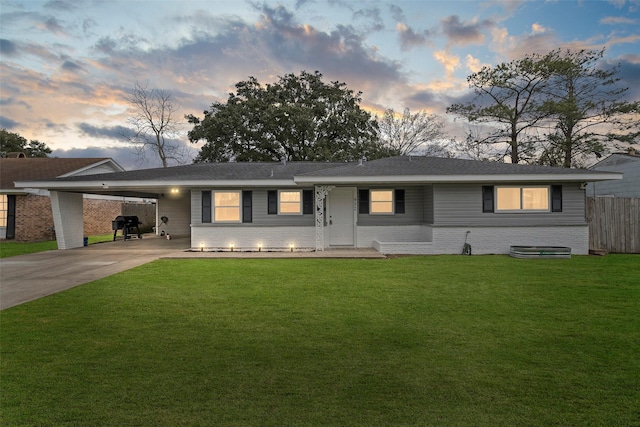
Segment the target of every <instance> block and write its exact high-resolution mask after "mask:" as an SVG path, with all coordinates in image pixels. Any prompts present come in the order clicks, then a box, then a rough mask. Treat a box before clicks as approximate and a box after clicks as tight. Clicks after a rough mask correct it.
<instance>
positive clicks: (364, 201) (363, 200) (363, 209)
mask: <svg viewBox="0 0 640 427" xmlns="http://www.w3.org/2000/svg"><path fill="white" fill-rule="evenodd" d="M358 213H361V214H368V213H369V190H358Z"/></svg>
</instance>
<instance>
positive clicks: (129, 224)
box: [111, 215, 142, 240]
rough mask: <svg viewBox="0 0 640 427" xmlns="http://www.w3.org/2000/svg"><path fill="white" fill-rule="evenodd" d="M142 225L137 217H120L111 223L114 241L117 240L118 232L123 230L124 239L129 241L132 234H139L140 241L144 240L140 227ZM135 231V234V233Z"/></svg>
mask: <svg viewBox="0 0 640 427" xmlns="http://www.w3.org/2000/svg"><path fill="white" fill-rule="evenodd" d="M141 224H142V223H141V222H140V220H138V217H137V216H135V215H120V216H117V217H116V219H114V220H113V221H111V229H112V230H113V240H116V234H118V230H122V239H123V240H127V239H130V238H131V235H132V234H137V235H138V239H142V234H140V225H141ZM134 229H135V233H133V231H134Z"/></svg>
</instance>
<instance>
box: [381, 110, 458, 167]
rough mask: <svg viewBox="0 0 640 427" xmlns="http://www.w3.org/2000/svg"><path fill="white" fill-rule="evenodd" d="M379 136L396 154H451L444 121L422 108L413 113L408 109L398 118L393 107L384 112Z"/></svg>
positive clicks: (446, 155) (445, 155) (439, 155)
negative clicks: (446, 139) (447, 146)
mask: <svg viewBox="0 0 640 427" xmlns="http://www.w3.org/2000/svg"><path fill="white" fill-rule="evenodd" d="M378 137H379V138H380V140H381V141H382V143H383V144H384V145H385V146H386V147H387V148H388V149H389V150H390V151H391V152H392V153H393V154H396V155H408V154H423V155H431V156H436V157H448V156H449V152H448V150H447V149H446V147H445V146H444V144H443V143H442V142H439V140H442V139H443V138H444V121H443V120H442V119H441V118H440V117H438V116H437V115H435V114H427V113H426V112H425V111H420V112H417V113H415V114H411V111H410V110H409V108H405V109H404V112H403V113H402V116H400V117H396V113H395V111H394V110H393V109H388V110H387V111H385V112H384V115H383V116H382V118H381V119H379V120H378Z"/></svg>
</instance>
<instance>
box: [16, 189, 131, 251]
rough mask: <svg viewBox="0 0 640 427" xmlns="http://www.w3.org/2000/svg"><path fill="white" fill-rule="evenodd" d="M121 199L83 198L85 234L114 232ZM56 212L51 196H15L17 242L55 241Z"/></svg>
mask: <svg viewBox="0 0 640 427" xmlns="http://www.w3.org/2000/svg"><path fill="white" fill-rule="evenodd" d="M121 206H122V202H121V201H119V200H99V199H84V201H83V209H84V235H85V236H93V235H98V234H108V233H111V221H112V220H113V219H114V218H115V217H116V216H118V215H120V212H121V210H122V208H121ZM52 228H53V214H52V213H51V199H50V198H49V197H48V196H37V195H33V194H28V195H18V196H16V237H15V240H18V241H37V240H52V239H54V238H55V233H52Z"/></svg>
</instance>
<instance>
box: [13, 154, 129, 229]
mask: <svg viewBox="0 0 640 427" xmlns="http://www.w3.org/2000/svg"><path fill="white" fill-rule="evenodd" d="M10 157H11V158H4V159H0V239H8V240H13V239H15V240H21V241H33V240H50V239H52V238H54V237H55V229H54V222H53V216H52V210H51V201H50V198H49V192H48V191H46V190H45V189H37V188H16V187H15V185H14V183H15V181H40V180H47V179H54V178H57V177H70V176H86V175H89V174H104V173H112V172H122V171H123V170H124V169H123V168H122V167H121V166H120V165H118V164H117V163H115V162H114V161H113V160H111V159H108V158H89V159H87V158H84V159H82V158H81V159H58V158H28V157H24V155H22V156H20V155H13V153H12V155H11V156H10ZM121 203H122V202H121V201H117V200H100V199H95V198H87V199H86V200H85V201H84V203H83V204H84V213H85V215H84V220H83V221H82V220H81V221H80V223H79V225H82V224H83V222H84V230H85V231H84V232H86V233H87V234H104V233H108V232H109V231H110V230H111V220H112V219H113V218H115V217H116V216H117V215H120V206H121Z"/></svg>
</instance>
